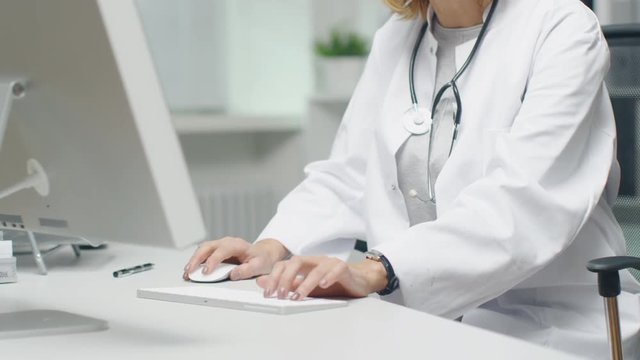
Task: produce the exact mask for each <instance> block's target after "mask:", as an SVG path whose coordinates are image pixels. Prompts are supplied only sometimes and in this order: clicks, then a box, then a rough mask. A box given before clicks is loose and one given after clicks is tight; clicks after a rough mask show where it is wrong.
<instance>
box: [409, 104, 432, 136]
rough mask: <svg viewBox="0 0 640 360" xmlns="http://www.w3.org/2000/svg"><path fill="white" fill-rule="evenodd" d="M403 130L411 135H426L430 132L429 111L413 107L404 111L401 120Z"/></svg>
mask: <svg viewBox="0 0 640 360" xmlns="http://www.w3.org/2000/svg"><path fill="white" fill-rule="evenodd" d="M402 124H403V126H404V128H405V129H406V130H407V131H408V132H410V133H412V134H413V135H424V134H428V133H429V131H430V130H431V111H429V110H427V109H425V108H417V109H415V108H414V107H413V106H412V107H411V108H409V110H407V111H405V113H404V116H403V118H402Z"/></svg>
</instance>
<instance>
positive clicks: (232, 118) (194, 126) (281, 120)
mask: <svg viewBox="0 0 640 360" xmlns="http://www.w3.org/2000/svg"><path fill="white" fill-rule="evenodd" d="M171 118H172V120H173V124H174V126H175V128H176V131H177V132H178V134H180V135H192V134H217V133H256V132H283V131H298V130H300V129H301V128H302V119H301V118H300V117H293V116H250V115H229V114H198V113H193V114H191V113H176V114H172V115H171Z"/></svg>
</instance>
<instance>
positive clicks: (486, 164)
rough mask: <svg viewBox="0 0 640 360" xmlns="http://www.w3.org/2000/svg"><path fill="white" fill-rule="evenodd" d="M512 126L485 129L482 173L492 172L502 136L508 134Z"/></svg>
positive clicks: (483, 134) (483, 133)
mask: <svg viewBox="0 0 640 360" xmlns="http://www.w3.org/2000/svg"><path fill="white" fill-rule="evenodd" d="M510 131H511V127H503V128H493V129H485V130H484V131H483V132H482V175H483V176H484V175H486V174H488V173H489V172H491V167H492V161H491V160H492V159H493V158H494V157H496V155H497V144H498V141H499V140H500V138H502V137H504V136H506V135H508V134H509V132H510Z"/></svg>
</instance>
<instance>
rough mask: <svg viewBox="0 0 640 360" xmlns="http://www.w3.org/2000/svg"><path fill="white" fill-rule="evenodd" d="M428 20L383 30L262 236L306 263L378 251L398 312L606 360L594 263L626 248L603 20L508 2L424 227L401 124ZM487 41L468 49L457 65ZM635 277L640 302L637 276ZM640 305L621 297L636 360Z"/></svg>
mask: <svg viewBox="0 0 640 360" xmlns="http://www.w3.org/2000/svg"><path fill="white" fill-rule="evenodd" d="M485 16H486V14H485ZM421 23H422V22H421V21H419V20H413V21H408V20H402V19H400V18H398V17H395V16H394V17H392V18H391V19H390V20H389V21H388V22H387V24H386V25H384V26H383V27H382V28H381V29H380V30H379V31H378V32H377V34H376V36H375V40H374V45H373V48H372V52H371V55H370V58H369V61H368V63H367V66H366V69H365V72H364V75H363V76H362V79H361V81H360V83H359V85H358V86H357V89H356V91H355V93H354V95H353V98H352V100H351V102H350V104H349V107H348V109H347V112H346V114H345V116H344V119H343V122H342V124H341V126H340V128H339V130H338V134H337V137H336V140H335V143H334V146H333V149H332V152H331V156H330V158H329V159H328V160H325V161H319V162H316V163H312V164H310V165H309V166H308V167H307V168H306V172H307V178H306V180H304V181H303V182H302V183H301V184H300V185H299V186H298V187H297V188H296V189H295V190H293V192H291V193H290V194H289V195H288V196H287V197H286V198H285V199H284V200H283V201H282V202H281V203H280V205H279V207H278V212H277V214H276V215H275V217H274V218H273V219H272V221H271V222H270V223H269V225H268V226H267V227H266V229H265V230H264V232H263V233H262V234H261V236H260V238H275V239H279V240H280V241H281V242H282V243H283V244H284V245H285V246H287V247H288V248H289V249H290V250H291V251H292V252H293V253H297V254H317V253H329V254H343V253H344V251H348V249H349V248H350V247H352V246H353V242H352V241H348V239H365V240H366V241H367V242H368V244H369V246H370V248H375V249H377V250H379V251H381V252H382V253H383V254H385V255H386V256H387V258H388V259H389V260H390V262H391V264H392V265H393V267H394V269H395V272H396V273H397V275H398V277H399V279H400V289H399V291H397V292H396V293H394V294H392V295H391V296H388V297H387V298H388V300H390V301H394V302H397V303H400V304H403V305H406V306H408V307H411V308H414V309H417V310H421V311H425V312H428V313H432V314H437V315H440V316H444V317H448V318H451V319H454V318H457V317H459V316H461V315H464V319H463V321H464V322H466V323H469V324H473V325H476V326H480V327H483V328H487V329H491V330H494V331H498V332H502V333H505V334H508V335H510V336H516V337H521V338H523V339H526V340H529V341H533V342H536V343H539V344H544V345H547V346H550V347H554V348H558V349H562V350H565V351H569V352H573V353H577V354H580V355H583V356H585V357H590V358H593V359H605V358H607V357H608V353H609V348H608V346H607V343H606V327H605V320H604V315H603V307H602V300H601V298H600V297H599V295H598V292H597V289H596V286H595V284H596V277H595V276H594V275H593V274H591V273H589V272H588V271H587V270H586V269H585V265H586V263H587V261H588V260H590V259H593V258H597V257H602V256H609V255H614V254H617V255H619V254H624V253H625V245H624V239H623V235H622V233H621V230H620V227H619V225H618V224H617V222H616V220H615V219H614V217H613V214H612V212H611V209H610V205H611V203H612V201H613V200H614V199H615V196H616V193H617V188H618V182H619V167H618V164H617V161H616V160H615V136H616V129H615V124H614V118H613V113H612V109H611V105H610V101H609V97H608V93H607V90H606V88H605V86H604V85H603V78H604V76H605V74H606V72H607V70H608V66H609V53H608V49H607V45H606V42H605V39H604V38H603V36H602V34H601V32H600V27H599V24H598V22H597V19H596V17H595V15H594V14H593V13H591V12H590V11H589V10H588V9H587V8H586V7H584V6H583V5H582V4H581V3H580V2H579V1H578V0H501V1H500V3H499V5H498V7H497V9H496V13H495V16H494V19H493V21H492V23H491V25H490V27H489V30H488V32H487V34H486V38H485V40H484V42H483V44H482V46H481V48H480V50H479V52H478V53H477V55H476V57H475V59H474V60H473V62H472V64H471V66H470V67H469V68H468V70H467V71H466V73H465V74H464V75H463V76H462V77H461V79H460V80H459V82H458V85H459V88H460V92H461V96H462V103H463V105H462V106H463V113H462V121H461V128H460V133H459V138H458V141H457V143H456V146H455V148H454V150H453V153H452V154H451V157H450V158H449V160H448V161H447V163H446V165H445V167H444V168H443V169H442V172H441V173H440V176H439V177H438V180H437V183H436V186H435V189H436V194H437V199H438V203H437V212H438V219H437V220H435V221H433V222H428V223H422V224H418V225H415V226H413V227H410V226H409V220H408V215H407V210H406V206H405V203H404V199H403V196H402V194H401V192H400V191H399V189H398V186H397V172H396V168H397V164H396V160H395V154H396V152H397V151H398V149H399V148H400V146H401V145H402V144H403V143H404V142H405V140H406V139H407V138H408V137H409V136H410V134H409V133H408V132H407V131H406V130H405V129H404V128H403V126H402V121H401V120H402V117H403V116H404V113H405V112H406V110H407V109H409V108H410V105H411V100H410V96H409V83H408V72H409V69H408V66H409V59H410V53H411V50H412V47H413V44H414V42H415V38H416V37H417V34H418V31H419V28H420V26H421ZM473 44H474V42H473V41H471V42H468V43H465V44H462V45H460V46H459V47H458V48H457V49H456V60H457V64H456V65H457V67H458V68H460V66H461V65H462V63H463V62H464V61H465V59H466V58H467V56H468V54H469V53H470V50H471V48H472V46H473ZM436 49H437V41H436V40H435V39H434V37H433V36H432V34H431V31H427V35H426V37H425V39H424V42H423V44H422V47H421V52H420V55H419V60H418V65H417V71H418V73H417V77H416V79H417V80H416V83H417V84H418V91H419V93H420V96H421V98H422V103H423V104H424V103H425V102H426V103H427V104H428V105H429V106H430V104H431V99H432V97H433V90H434V89H433V83H434V76H435V69H436V57H435V52H436ZM420 84H422V85H420ZM420 86H422V87H420ZM622 278H623V283H624V286H626V287H627V289H629V290H632V291H637V289H638V288H637V286H636V283H635V282H634V281H633V280H632V278H631V276H630V275H629V273H628V272H623V273H622ZM638 303H639V302H638V298H637V297H636V296H635V295H632V294H630V293H628V292H624V293H623V294H622V295H621V297H620V307H621V313H622V318H623V319H622V328H623V335H624V338H625V351H626V352H627V356H629V358H634V359H635V358H640V350H639V349H638V332H639V330H638V329H639V328H640V306H639V304H638Z"/></svg>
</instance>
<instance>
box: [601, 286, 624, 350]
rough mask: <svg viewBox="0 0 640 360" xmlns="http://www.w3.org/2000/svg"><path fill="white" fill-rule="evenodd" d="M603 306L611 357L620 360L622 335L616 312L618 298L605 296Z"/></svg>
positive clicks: (618, 316)
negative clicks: (605, 314)
mask: <svg viewBox="0 0 640 360" xmlns="http://www.w3.org/2000/svg"><path fill="white" fill-rule="evenodd" d="M604 307H605V309H606V313H607V329H608V331H609V345H610V346H611V359H612V360H622V337H621V336H620V315H619V313H618V298H617V297H605V298H604Z"/></svg>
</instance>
